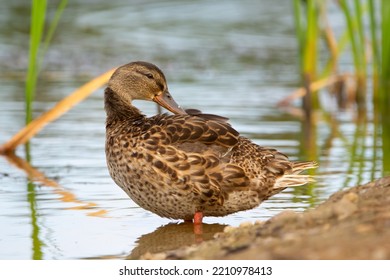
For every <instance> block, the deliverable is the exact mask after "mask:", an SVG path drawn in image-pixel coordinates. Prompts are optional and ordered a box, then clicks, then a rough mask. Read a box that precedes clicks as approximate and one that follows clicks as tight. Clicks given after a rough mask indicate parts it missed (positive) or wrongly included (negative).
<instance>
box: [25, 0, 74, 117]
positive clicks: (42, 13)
mask: <svg viewBox="0 0 390 280" xmlns="http://www.w3.org/2000/svg"><path fill="white" fill-rule="evenodd" d="M67 2H68V1H67V0H62V1H61V2H60V3H59V5H58V7H57V9H56V12H55V15H54V17H53V20H52V21H51V23H50V26H49V28H48V32H47V33H46V36H45V40H44V41H43V40H42V39H43V36H44V30H45V19H46V10H47V1H46V0H33V1H32V7H31V20H30V42H29V60H28V70H27V77H26V87H25V100H26V123H29V122H31V120H32V118H33V114H32V106H33V105H32V104H33V101H34V98H35V94H36V87H37V80H38V75H39V72H40V69H41V65H42V61H43V58H44V55H45V53H46V51H47V49H48V47H49V45H50V42H51V39H52V38H53V34H54V32H55V30H56V27H57V25H58V22H59V20H60V18H61V15H62V12H63V11H64V10H65V7H66V5H67Z"/></svg>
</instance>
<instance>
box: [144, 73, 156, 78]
mask: <svg viewBox="0 0 390 280" xmlns="http://www.w3.org/2000/svg"><path fill="white" fill-rule="evenodd" d="M145 76H146V77H148V78H149V79H153V78H154V77H153V74H152V73H146V74H145Z"/></svg>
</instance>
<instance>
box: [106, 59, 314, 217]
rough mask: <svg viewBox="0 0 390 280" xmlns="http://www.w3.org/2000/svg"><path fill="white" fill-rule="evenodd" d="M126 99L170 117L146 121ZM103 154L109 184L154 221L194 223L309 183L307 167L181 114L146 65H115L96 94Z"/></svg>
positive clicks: (161, 78)
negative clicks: (100, 101)
mask: <svg viewBox="0 0 390 280" xmlns="http://www.w3.org/2000/svg"><path fill="white" fill-rule="evenodd" d="M134 100H145V101H153V102H155V103H157V104H158V105H160V106H162V107H164V108H165V109H167V111H170V112H171V113H173V114H169V113H163V114H157V115H155V116H151V117H148V116H146V115H144V114H143V113H142V112H141V111H140V110H139V109H138V108H136V107H135V106H134V105H133V101H134ZM104 108H105V111H106V143H105V153H106V162H107V167H108V171H109V174H110V176H111V178H112V179H113V181H114V182H115V183H116V184H117V185H118V186H119V187H120V188H121V189H122V190H123V191H124V192H125V193H126V194H127V195H128V196H129V197H130V198H131V199H132V200H133V201H134V202H135V203H136V204H138V205H139V206H140V207H142V208H144V209H146V210H148V211H150V212H152V213H155V214H157V215H159V216H161V217H165V218H169V219H174V220H184V221H190V222H193V223H194V224H202V222H203V218H204V217H208V216H215V217H218V216H220V217H221V216H226V215H229V214H232V213H236V212H239V211H245V210H250V209H253V208H255V207H258V206H259V205H260V204H261V203H262V202H263V201H265V200H267V199H269V198H270V197H271V196H273V195H275V194H277V193H279V192H281V191H283V190H284V189H286V188H289V187H296V186H302V185H305V184H307V183H310V182H313V181H314V179H313V176H311V175H305V174H301V173H302V172H303V171H305V170H308V169H312V168H316V167H317V163H316V162H313V161H290V160H289V158H288V157H287V156H286V155H285V154H283V153H282V152H280V151H278V150H277V149H275V148H270V147H263V146H260V145H257V144H255V143H254V142H252V141H251V140H250V139H248V138H246V137H244V136H242V135H240V133H239V132H238V131H237V130H235V129H234V128H233V127H232V126H231V124H230V123H229V122H228V119H227V118H225V117H222V116H218V115H213V114H205V113H202V112H201V111H199V110H196V109H187V110H184V109H183V108H182V107H180V106H179V105H178V104H177V103H176V101H175V100H174V99H173V97H172V95H171V94H170V92H169V90H168V85H167V80H166V78H165V75H164V73H163V72H162V71H161V70H160V69H159V68H158V67H157V66H156V65H154V64H152V63H149V62H145V61H135V62H130V63H128V64H125V65H123V66H120V67H118V68H117V69H116V70H115V72H114V73H113V75H112V76H111V78H110V79H109V81H108V84H107V87H106V88H105V90H104Z"/></svg>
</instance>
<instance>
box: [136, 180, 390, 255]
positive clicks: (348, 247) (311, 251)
mask: <svg viewBox="0 0 390 280" xmlns="http://www.w3.org/2000/svg"><path fill="white" fill-rule="evenodd" d="M141 258H143V259H390V177H386V178H382V179H379V180H377V181H374V182H371V183H368V184H365V185H362V186H357V187H353V188H351V189H348V190H345V191H340V192H337V193H335V194H334V195H332V196H331V197H330V198H329V199H328V200H327V201H325V202H324V203H322V204H321V205H319V206H318V207H317V208H315V209H312V210H308V211H305V212H303V213H295V212H292V211H285V212H282V213H280V214H279V215H277V216H275V217H273V218H271V219H269V220H267V221H265V222H258V223H255V224H242V225H241V226H240V227H237V228H232V227H227V228H225V230H224V232H223V233H219V234H216V236H215V238H214V239H212V240H209V241H205V242H202V243H200V244H197V245H193V246H187V247H183V248H180V249H177V250H172V251H166V252H164V253H158V254H150V253H146V254H144V255H143V256H142V257H141Z"/></svg>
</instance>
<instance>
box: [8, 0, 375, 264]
mask: <svg viewBox="0 0 390 280" xmlns="http://www.w3.org/2000/svg"><path fill="white" fill-rule="evenodd" d="M87 2H91V3H87ZM131 2H132V3H131V4H129V3H128V1H120V0H114V1H109V2H106V1H72V3H69V6H68V7H67V9H66V11H65V13H64V16H63V18H62V20H61V23H60V25H59V27H58V32H57V33H56V36H55V38H54V41H53V44H52V45H51V47H50V49H49V51H48V53H47V56H46V57H45V63H44V65H43V69H42V73H41V79H40V81H39V85H38V91H37V96H36V102H35V104H34V115H35V116H38V115H39V114H40V113H42V112H44V111H45V110H47V109H49V108H51V107H52V106H53V105H54V104H55V103H56V102H57V101H59V100H60V99H61V98H63V97H65V96H66V95H68V94H69V93H70V92H72V91H73V90H74V89H75V88H77V87H79V86H80V85H82V84H83V83H84V82H86V81H88V80H89V79H91V78H92V77H94V76H95V75H98V74H100V73H103V72H105V71H107V70H108V69H110V68H112V67H114V66H117V65H121V64H124V63H127V62H129V61H133V60H147V61H150V62H153V63H155V64H157V65H158V66H160V68H162V69H163V70H164V72H165V74H166V77H167V80H168V83H169V87H170V92H171V93H172V95H173V96H174V97H175V99H176V101H177V102H178V103H179V104H180V105H181V106H183V107H185V108H198V109H200V110H202V111H204V112H208V113H214V114H220V115H223V116H227V117H229V118H230V121H231V123H232V125H233V126H234V127H235V128H236V129H237V130H238V131H240V132H241V133H242V135H244V136H247V137H249V138H251V139H252V140H253V141H254V142H256V143H257V144H259V145H264V146H273V147H276V148H278V149H279V150H281V151H283V152H284V153H286V154H288V155H289V156H290V158H291V159H293V160H306V159H309V158H310V156H309V154H310V153H309V152H308V147H306V146H305V145H304V142H303V139H304V132H303V130H302V127H303V125H302V122H301V118H300V117H298V116H296V115H293V114H291V113H290V110H286V109H282V108H279V107H277V103H278V102H279V101H280V100H282V99H283V98H285V97H286V96H288V95H289V94H290V93H291V92H292V91H294V90H295V89H296V88H297V87H298V86H299V83H300V77H299V74H298V71H297V69H298V68H297V48H296V39H295V37H294V30H293V19H292V7H291V6H290V5H291V4H290V3H289V1H277V3H276V1H257V0H244V1H223V2H215V1H196V2H193V1H164V2H161V1H131ZM51 5H53V4H51ZM332 17H333V18H332V23H333V24H335V25H337V24H339V25H341V24H342V20H341V19H340V15H338V14H337V13H335V14H334V15H332ZM0 22H1V25H0V26H2V27H1V28H0V36H1V38H2V40H1V41H0V50H1V52H0V53H1V60H0V66H1V67H0V69H1V70H0V80H1V82H0V92H1V97H0V100H1V102H0V143H3V142H5V141H7V140H8V139H9V138H10V137H11V136H12V135H14V134H15V133H16V132H17V131H18V130H19V129H20V128H22V127H23V125H24V103H23V102H24V82H23V79H24V77H25V68H26V65H27V60H28V51H27V50H28V30H29V7H28V5H27V4H26V3H25V1H21V0H17V1H8V2H6V3H4V4H3V8H2V9H1V11H0ZM344 66H345V67H346V68H347V69H348V67H351V65H350V61H348V59H346V61H345V64H344ZM102 93H103V89H100V90H99V91H97V92H96V93H94V95H92V96H91V97H90V98H88V99H87V100H85V101H84V102H82V103H81V104H79V105H78V106H77V107H75V108H74V109H72V110H71V111H70V112H69V113H67V114H66V115H64V116H63V117H61V118H60V119H58V120H56V121H55V122H53V123H51V124H49V125H48V126H47V127H45V129H44V130H43V131H41V132H40V133H39V134H38V135H37V136H36V137H35V138H33V139H32V140H31V143H30V157H31V161H30V164H31V167H34V168H35V169H33V170H35V171H38V172H40V174H38V175H39V176H40V178H41V179H40V180H34V181H32V182H30V181H29V180H28V177H27V175H26V173H25V171H23V169H20V167H18V165H19V166H20V165H23V164H24V165H25V164H26V163H25V162H23V161H18V159H14V161H12V160H11V159H7V158H6V157H0V205H1V211H0V227H1V231H0V258H1V259H81V258H124V257H127V256H129V257H130V258H136V257H137V256H139V255H140V254H142V253H145V252H146V251H159V250H165V249H173V248H174V247H177V246H179V245H183V244H189V243H193V242H199V240H197V239H196V238H194V235H193V234H192V229H191V227H188V225H185V224H177V223H180V222H179V221H170V220H168V219H164V218H160V217H157V216H156V215H154V214H151V213H149V212H147V211H145V210H143V209H141V208H139V207H138V206H137V205H136V204H135V203H133V202H132V201H131V200H130V199H129V198H128V197H127V196H126V195H125V193H124V192H123V191H122V190H121V189H120V188H119V187H117V186H116V185H115V184H114V182H113V181H112V180H111V178H110V176H109V174H108V171H107V168H106V164H105V155H104V133H105V131H104V122H105V113H104V110H103V99H102V97H103V95H102ZM320 94H321V96H322V97H321V98H322V99H323V102H324V104H326V106H325V107H326V109H325V110H324V111H321V112H317V113H316V116H317V119H318V121H317V124H316V127H315V130H314V133H313V135H315V147H316V151H314V152H313V153H314V154H315V159H317V160H318V162H319V164H320V167H319V168H318V170H317V171H316V175H317V176H318V182H317V183H316V184H313V185H310V186H305V187H299V188H296V189H289V190H286V191H284V192H282V193H280V194H278V195H276V196H274V197H273V198H272V199H270V200H268V201H266V202H264V203H263V204H262V205H261V207H258V208H256V209H253V210H251V211H246V212H241V213H237V214H234V215H230V216H227V217H223V218H206V219H205V222H206V224H207V225H205V227H204V231H205V236H204V239H207V238H210V237H212V235H213V233H214V232H218V231H221V230H223V227H224V226H225V225H233V226H236V225H239V224H240V223H242V222H244V221H252V222H254V221H255V220H265V219H268V218H270V217H272V216H274V215H276V214H277V213H279V212H280V211H283V210H287V209H289V210H294V211H303V210H305V209H308V208H311V207H314V206H315V205H317V204H319V203H320V202H322V201H324V200H325V199H326V198H328V197H329V196H330V195H331V194H332V193H334V192H336V191H337V190H340V189H343V188H347V187H351V186H353V185H356V184H359V183H364V182H368V181H370V180H372V179H374V178H379V177H381V176H382V165H381V161H382V153H381V144H380V141H377V140H375V139H377V136H378V135H379V133H380V132H378V129H377V128H376V127H375V125H374V123H373V116H372V112H371V109H370V108H368V111H367V112H366V114H365V115H364V116H365V118H364V120H363V121H362V120H361V118H360V119H359V118H358V116H357V114H356V111H355V110H354V109H353V108H350V109H345V110H341V111H340V110H336V105H335V104H336V103H335V101H334V100H333V98H331V97H329V96H328V95H327V92H326V91H324V92H321V93H320ZM327 96H328V97H327ZM136 105H137V106H138V107H139V108H140V109H141V110H142V111H143V112H144V113H146V114H147V115H153V114H155V113H156V106H155V105H154V104H148V103H145V102H137V103H136ZM293 105H294V106H295V108H299V102H295V103H293ZM25 153H26V152H25V148H24V147H20V148H18V150H17V155H18V156H20V158H25ZM25 168H26V165H25ZM27 168H29V166H28V165H27ZM30 171H31V169H30ZM35 175H36V176H37V174H35ZM39 176H38V177H39Z"/></svg>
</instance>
